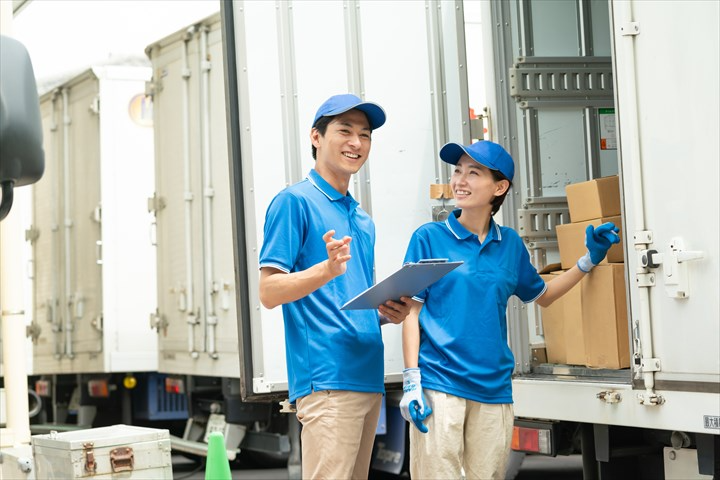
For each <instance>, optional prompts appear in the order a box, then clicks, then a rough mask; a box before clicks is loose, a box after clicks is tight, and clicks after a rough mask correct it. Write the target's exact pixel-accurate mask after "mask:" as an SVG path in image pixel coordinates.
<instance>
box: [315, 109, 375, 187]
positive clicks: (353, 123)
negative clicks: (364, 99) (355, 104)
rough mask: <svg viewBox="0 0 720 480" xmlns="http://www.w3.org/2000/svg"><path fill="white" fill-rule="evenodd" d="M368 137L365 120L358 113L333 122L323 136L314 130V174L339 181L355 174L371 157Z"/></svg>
mask: <svg viewBox="0 0 720 480" xmlns="http://www.w3.org/2000/svg"><path fill="white" fill-rule="evenodd" d="M370 135H371V132H370V124H369V123H368V119H367V117H366V116H365V114H364V113H363V112H361V111H359V110H350V111H347V112H345V113H342V114H340V115H338V116H336V117H335V118H333V119H332V121H331V122H330V123H329V124H328V127H327V130H326V131H325V135H320V132H318V130H317V129H314V128H313V129H312V131H311V133H310V140H311V141H312V143H313V145H314V146H315V148H317V159H316V164H315V168H316V170H317V171H318V172H319V173H320V174H321V175H323V176H325V174H327V175H330V176H331V177H335V178H339V179H340V178H345V179H347V178H349V177H350V175H352V174H354V173H357V171H358V170H360V167H362V166H363V165H364V164H365V162H366V161H367V159H368V155H369V154H370V142H371V140H370Z"/></svg>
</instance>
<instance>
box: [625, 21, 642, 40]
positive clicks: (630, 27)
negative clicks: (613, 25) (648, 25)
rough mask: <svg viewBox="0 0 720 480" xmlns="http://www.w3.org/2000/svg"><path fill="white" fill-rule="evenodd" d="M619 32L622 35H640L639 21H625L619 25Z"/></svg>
mask: <svg viewBox="0 0 720 480" xmlns="http://www.w3.org/2000/svg"><path fill="white" fill-rule="evenodd" d="M620 34H621V35H622V36H624V37H625V36H628V35H640V22H626V23H624V24H622V25H620Z"/></svg>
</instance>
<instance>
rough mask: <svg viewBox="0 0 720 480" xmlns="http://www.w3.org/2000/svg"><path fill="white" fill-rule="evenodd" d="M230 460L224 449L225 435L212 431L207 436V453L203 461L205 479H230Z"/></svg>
mask: <svg viewBox="0 0 720 480" xmlns="http://www.w3.org/2000/svg"><path fill="white" fill-rule="evenodd" d="M231 479H232V475H231V474H230V462H229V461H228V457H227V450H225V437H223V434H222V433H221V432H212V433H211V434H210V437H209V438H208V455H207V461H206V462H205V480H231Z"/></svg>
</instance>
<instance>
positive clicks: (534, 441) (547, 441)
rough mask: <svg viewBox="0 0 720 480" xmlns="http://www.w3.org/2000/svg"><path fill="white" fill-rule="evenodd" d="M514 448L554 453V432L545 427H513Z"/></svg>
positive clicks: (523, 450)
mask: <svg viewBox="0 0 720 480" xmlns="http://www.w3.org/2000/svg"><path fill="white" fill-rule="evenodd" d="M511 446H512V449H513V450H516V451H518V452H530V453H540V454H544V455H551V454H552V433H551V431H550V430H547V429H544V428H534V427H520V426H517V425H515V426H514V427H513V436H512V444H511Z"/></svg>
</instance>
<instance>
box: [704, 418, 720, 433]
mask: <svg viewBox="0 0 720 480" xmlns="http://www.w3.org/2000/svg"><path fill="white" fill-rule="evenodd" d="M703 420H704V423H705V428H717V429H718V430H720V417H716V416H714V415H705V416H704V417H703Z"/></svg>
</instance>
